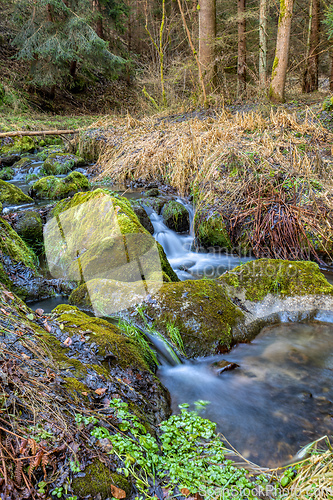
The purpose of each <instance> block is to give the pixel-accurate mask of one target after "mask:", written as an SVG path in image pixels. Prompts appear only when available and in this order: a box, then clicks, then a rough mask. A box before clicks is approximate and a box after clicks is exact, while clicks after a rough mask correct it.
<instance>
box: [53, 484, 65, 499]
mask: <svg viewBox="0 0 333 500" xmlns="http://www.w3.org/2000/svg"><path fill="white" fill-rule="evenodd" d="M63 491H64V488H63V487H62V486H58V487H57V488H54V490H53V491H52V492H51V495H53V496H55V497H57V498H61V497H62V494H63Z"/></svg>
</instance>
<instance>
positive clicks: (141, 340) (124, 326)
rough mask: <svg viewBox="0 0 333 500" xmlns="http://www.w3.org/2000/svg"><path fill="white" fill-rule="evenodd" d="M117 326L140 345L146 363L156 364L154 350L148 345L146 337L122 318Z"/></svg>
mask: <svg viewBox="0 0 333 500" xmlns="http://www.w3.org/2000/svg"><path fill="white" fill-rule="evenodd" d="M118 328H119V329H120V330H121V331H122V333H123V334H124V335H126V337H128V338H131V339H133V340H134V341H135V342H136V344H138V345H139V346H140V347H141V349H142V352H143V354H144V357H145V358H146V360H147V362H148V363H150V364H151V363H153V364H156V365H157V364H158V362H157V358H156V353H155V351H153V349H152V348H151V347H150V345H149V343H148V341H147V339H146V337H145V336H144V334H143V333H142V332H141V331H140V330H139V329H138V328H136V327H135V326H134V325H132V324H131V323H129V322H128V321H125V320H123V319H120V320H119V321H118Z"/></svg>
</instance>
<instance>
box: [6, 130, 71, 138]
mask: <svg viewBox="0 0 333 500" xmlns="http://www.w3.org/2000/svg"><path fill="white" fill-rule="evenodd" d="M79 132H80V129H77V130H39V131H35V130H30V131H29V130H19V131H15V132H0V138H1V137H17V136H19V135H20V136H34V135H64V134H78V133H79Z"/></svg>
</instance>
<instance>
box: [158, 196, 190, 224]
mask: <svg viewBox="0 0 333 500" xmlns="http://www.w3.org/2000/svg"><path fill="white" fill-rule="evenodd" d="M162 215H163V220H164V222H165V224H166V225H167V226H168V227H169V228H170V229H173V230H174V231H177V232H184V231H188V230H189V227H190V217H189V213H188V211H187V209H186V208H185V207H184V205H182V204H181V203H179V202H178V201H175V200H171V201H169V202H168V203H166V204H165V205H164V207H163V210H162Z"/></svg>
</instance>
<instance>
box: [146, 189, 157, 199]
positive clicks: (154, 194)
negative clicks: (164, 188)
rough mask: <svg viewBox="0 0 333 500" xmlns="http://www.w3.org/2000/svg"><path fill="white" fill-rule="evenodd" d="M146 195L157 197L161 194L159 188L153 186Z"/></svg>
mask: <svg viewBox="0 0 333 500" xmlns="http://www.w3.org/2000/svg"><path fill="white" fill-rule="evenodd" d="M145 195H146V196H147V197H156V196H159V195H160V192H159V190H158V189H157V187H152V188H151V189H148V190H147V191H146V192H145Z"/></svg>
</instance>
